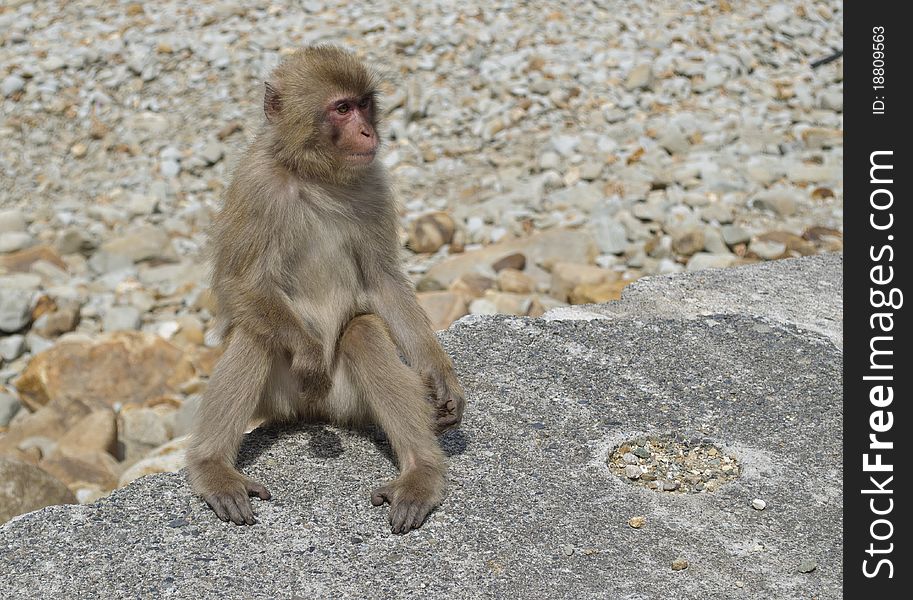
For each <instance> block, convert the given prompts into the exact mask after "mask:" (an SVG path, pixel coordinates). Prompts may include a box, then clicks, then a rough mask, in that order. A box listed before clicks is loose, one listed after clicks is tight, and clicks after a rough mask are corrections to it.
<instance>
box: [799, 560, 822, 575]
mask: <svg viewBox="0 0 913 600" xmlns="http://www.w3.org/2000/svg"><path fill="white" fill-rule="evenodd" d="M817 568H818V563H817V562H815V561H813V560H810V559H805V560H803V561H802V562H801V563H799V572H800V573H811V572H812V571H814V570H815V569H817Z"/></svg>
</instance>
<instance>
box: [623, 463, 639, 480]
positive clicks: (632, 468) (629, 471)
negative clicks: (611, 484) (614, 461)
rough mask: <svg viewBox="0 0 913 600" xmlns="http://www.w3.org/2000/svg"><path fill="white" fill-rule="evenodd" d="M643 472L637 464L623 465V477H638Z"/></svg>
mask: <svg viewBox="0 0 913 600" xmlns="http://www.w3.org/2000/svg"><path fill="white" fill-rule="evenodd" d="M642 474H643V469H641V468H640V467H639V466H637V465H628V466H627V467H625V477H627V478H628V479H639V478H640V476H641V475H642Z"/></svg>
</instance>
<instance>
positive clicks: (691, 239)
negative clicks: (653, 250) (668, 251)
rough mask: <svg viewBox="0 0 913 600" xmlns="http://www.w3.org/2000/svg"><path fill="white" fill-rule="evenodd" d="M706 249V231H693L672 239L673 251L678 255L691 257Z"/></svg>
mask: <svg viewBox="0 0 913 600" xmlns="http://www.w3.org/2000/svg"><path fill="white" fill-rule="evenodd" d="M703 249H704V231H703V230H702V229H692V230H690V231H685V232H683V233H680V234H677V235H675V236H674V237H673V238H672V250H673V252H675V253H676V254H681V255H683V256H691V255H692V254H696V253H697V252H700V251H701V250H703Z"/></svg>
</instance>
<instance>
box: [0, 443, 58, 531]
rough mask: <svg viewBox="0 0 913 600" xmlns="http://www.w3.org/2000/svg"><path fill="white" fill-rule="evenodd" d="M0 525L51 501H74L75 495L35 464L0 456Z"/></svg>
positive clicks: (56, 502)
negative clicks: (0, 482) (1, 484)
mask: <svg viewBox="0 0 913 600" xmlns="http://www.w3.org/2000/svg"><path fill="white" fill-rule="evenodd" d="M0 481H3V486H0V524H2V523H5V522H7V521H9V520H10V519H11V518H13V517H15V516H16V515H21V514H23V513H27V512H31V511H33V510H38V509H39V508H44V507H45V506H50V505H52V504H75V503H76V497H75V496H74V495H73V493H72V492H71V491H70V490H69V489H67V487H66V486H65V485H64V484H63V483H61V482H60V481H59V480H57V479H56V478H54V477H53V476H52V475H50V474H48V473H46V472H44V471H43V470H41V469H39V468H38V467H36V466H35V465H30V464H28V463H23V462H21V461H18V460H12V459H8V458H4V457H0Z"/></svg>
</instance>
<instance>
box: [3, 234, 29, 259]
mask: <svg viewBox="0 0 913 600" xmlns="http://www.w3.org/2000/svg"><path fill="white" fill-rule="evenodd" d="M32 242H33V239H32V236H31V235H29V234H28V233H25V232H24V231H8V232H6V233H0V254H7V253H10V252H16V251H18V250H22V249H23V248H27V247H29V246H31V245H32Z"/></svg>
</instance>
